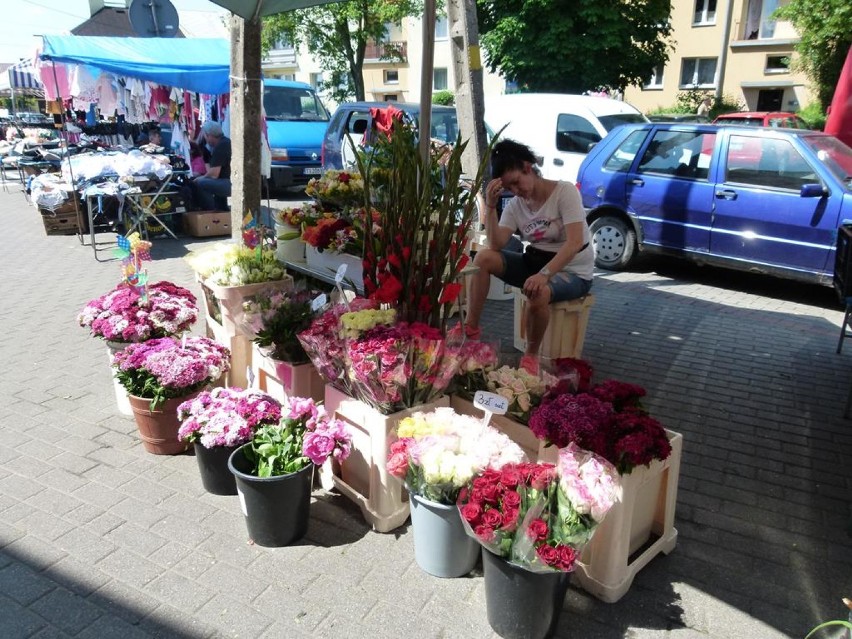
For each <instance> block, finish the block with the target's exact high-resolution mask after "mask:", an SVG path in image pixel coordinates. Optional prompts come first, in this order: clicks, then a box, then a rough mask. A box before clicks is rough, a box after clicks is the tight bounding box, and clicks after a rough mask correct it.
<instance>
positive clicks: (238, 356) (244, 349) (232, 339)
mask: <svg viewBox="0 0 852 639" xmlns="http://www.w3.org/2000/svg"><path fill="white" fill-rule="evenodd" d="M207 337H209V338H211V339H213V340H215V341H217V342H219V343H220V344H222V346H226V347H227V348H228V349H229V350H230V351H231V370H230V371H228V372H227V374H225V375H224V376H223V377H224V380H225V384H224V385H225V386H236V387H238V388H248V387H249V383H248V379H249V371H250V369H251V347H252V342H251V340H250V339H249V338H248V337H246V336H245V335H242V334H234V333H232V332H231V331H229V330H228V329H227V328H225V327H224V326H222V325H221V324H219V323H218V322H217V321H216V320H214V319H212V318H210V317H208V318H207Z"/></svg>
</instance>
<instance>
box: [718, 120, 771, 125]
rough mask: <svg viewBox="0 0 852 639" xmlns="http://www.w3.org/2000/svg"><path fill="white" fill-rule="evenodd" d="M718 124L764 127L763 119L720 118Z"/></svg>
mask: <svg viewBox="0 0 852 639" xmlns="http://www.w3.org/2000/svg"><path fill="white" fill-rule="evenodd" d="M716 124H744V125H746V126H763V118H719V121H718V122H716Z"/></svg>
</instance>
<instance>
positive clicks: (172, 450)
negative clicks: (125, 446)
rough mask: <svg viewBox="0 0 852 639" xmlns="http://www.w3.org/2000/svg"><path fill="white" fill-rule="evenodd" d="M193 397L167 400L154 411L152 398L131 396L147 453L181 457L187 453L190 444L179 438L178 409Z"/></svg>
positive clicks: (137, 425)
mask: <svg viewBox="0 0 852 639" xmlns="http://www.w3.org/2000/svg"><path fill="white" fill-rule="evenodd" d="M193 396H194V395H188V396H185V397H175V398H174V399H167V400H166V401H165V402H164V403H162V404H160V405H159V406H157V408H156V410H154V411H152V410H151V408H150V407H151V398H150V397H136V396H135V395H129V398H130V407H131V408H132V409H133V417H134V418H135V419H136V427H137V428H138V429H139V436H140V437H141V438H142V445H143V446H144V447H145V450H146V451H148V452H149V453H153V454H154V455H179V454H180V453H183V452H185V451H186V449H187V447H188V446H189V444H188V443H186V442H182V441H180V440H179V439H178V437H177V434H178V429H179V428H180V422H179V421H178V418H177V407H178V406H179V405H180V404H181V403H183V402H185V401H186V400H188V399H191V398H192V397H193Z"/></svg>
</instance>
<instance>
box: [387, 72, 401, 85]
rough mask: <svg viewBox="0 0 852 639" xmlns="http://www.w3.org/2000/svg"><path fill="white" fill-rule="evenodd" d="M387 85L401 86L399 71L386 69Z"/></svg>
mask: <svg viewBox="0 0 852 639" xmlns="http://www.w3.org/2000/svg"><path fill="white" fill-rule="evenodd" d="M385 84H399V71H398V70H397V69H385Z"/></svg>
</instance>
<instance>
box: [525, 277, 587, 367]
mask: <svg viewBox="0 0 852 639" xmlns="http://www.w3.org/2000/svg"><path fill="white" fill-rule="evenodd" d="M594 303H595V296H594V295H592V294H591V293H589V294H588V295H586V296H585V297H581V298H579V299H576V300H569V301H567V302H557V303H556V304H551V305H550V322H549V323H548V324H547V330H546V331H545V332H544V337H543V338H542V340H541V348H540V349H539V355H540V356H541V357H544V358H548V359H556V358H558V357H576V358H580V357H582V355H583V344H584V343H585V341H586V327H587V326H588V324H589V312H590V311H591V308H592V305H593V304H594ZM526 307H527V298H526V296H525V295H524V294H523V293H521V291H520V290H519V289H515V322H514V324H515V335H514V345H515V348H516V349H518V350H519V351H526V348H527V327H526V318H525V315H526Z"/></svg>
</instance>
